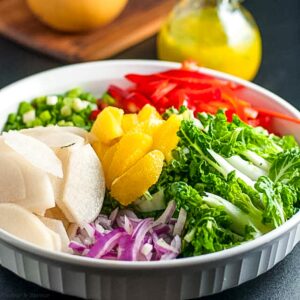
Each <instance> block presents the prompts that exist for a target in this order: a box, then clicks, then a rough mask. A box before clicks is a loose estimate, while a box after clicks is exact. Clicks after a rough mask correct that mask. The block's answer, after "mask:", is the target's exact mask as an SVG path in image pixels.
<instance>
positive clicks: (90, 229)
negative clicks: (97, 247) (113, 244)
mask: <svg viewBox="0 0 300 300" xmlns="http://www.w3.org/2000/svg"><path fill="white" fill-rule="evenodd" d="M82 228H83V229H85V231H86V233H87V235H88V237H89V238H91V239H93V238H94V236H95V229H94V227H93V226H92V225H91V224H88V223H83V224H82Z"/></svg>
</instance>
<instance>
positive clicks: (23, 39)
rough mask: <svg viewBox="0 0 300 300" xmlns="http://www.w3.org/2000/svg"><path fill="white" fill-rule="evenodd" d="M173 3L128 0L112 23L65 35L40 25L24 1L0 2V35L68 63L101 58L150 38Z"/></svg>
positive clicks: (173, 0)
mask: <svg viewBox="0 0 300 300" xmlns="http://www.w3.org/2000/svg"><path fill="white" fill-rule="evenodd" d="M40 1H50V0H40ZM74 1H76V0H74ZM175 3H176V1H175V0H163V1H160V0H129V3H128V5H127V7H126V8H125V10H124V11H123V13H122V14H121V15H120V16H119V18H118V19H116V20H115V21H114V22H113V23H111V24H109V25H107V26H105V27H102V28H99V29H96V30H94V31H92V32H88V33H84V34H83V33H81V34H67V33H60V32H57V31H54V30H52V29H49V28H48V27H46V26H44V25H43V24H42V23H40V22H39V21H38V20H37V19H36V18H35V17H34V16H33V15H32V14H31V12H30V11H29V9H28V8H27V6H26V3H25V0H0V34H2V35H3V36H5V37H7V38H9V39H11V40H13V41H16V42H17V43H20V44H22V45H24V46H26V47H29V48H32V49H35V50H37V51H40V52H42V53H46V54H48V55H50V56H53V57H56V58H59V59H61V60H65V61H68V62H79V61H90V60H97V59H104V58H108V57H110V56H112V55H114V54H117V53H119V52H121V51H123V50H125V49H127V48H129V47H131V46H133V45H135V44H137V43H139V42H141V41H143V40H145V39H147V38H148V37H150V36H152V35H154V34H155V33H156V32H157V31H158V30H159V28H160V26H161V24H162V22H163V21H164V19H165V18H166V16H167V14H168V12H169V11H170V10H171V9H172V7H173V5H174V4H175Z"/></svg>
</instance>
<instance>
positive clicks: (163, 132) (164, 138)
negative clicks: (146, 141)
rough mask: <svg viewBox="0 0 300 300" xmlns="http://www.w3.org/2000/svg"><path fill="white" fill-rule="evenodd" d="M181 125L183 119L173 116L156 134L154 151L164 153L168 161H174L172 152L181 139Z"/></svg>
mask: <svg viewBox="0 0 300 300" xmlns="http://www.w3.org/2000/svg"><path fill="white" fill-rule="evenodd" d="M180 123H181V117H180V116H178V115H172V116H171V117H170V118H169V119H168V120H167V121H166V122H165V123H164V124H163V125H162V126H161V127H160V128H159V130H157V131H156V132H155V133H154V136H153V146H152V149H157V150H160V151H162V152H163V154H164V155H165V157H166V160H167V161H170V160H171V159H172V150H173V149H175V148H176V146H177V144H178V142H179V137H178V136H177V132H178V130H179V127H180Z"/></svg>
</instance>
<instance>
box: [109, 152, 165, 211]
mask: <svg viewBox="0 0 300 300" xmlns="http://www.w3.org/2000/svg"><path fill="white" fill-rule="evenodd" d="M163 162H164V155H163V153H162V152H161V151H159V150H153V151H151V152H149V153H148V154H146V155H145V156H144V157H143V158H141V159H140V160H139V161H138V162H137V163H136V164H135V165H133V166H132V167H131V168H130V169H128V170H127V171H126V172H125V173H124V174H123V175H122V176H120V177H119V178H117V179H115V180H114V182H113V183H112V186H111V195H112V197H114V198H115V199H116V200H117V201H119V202H120V203H121V204H122V205H125V206H126V205H129V204H130V203H132V202H133V201H135V200H136V199H137V198H138V197H140V196H142V195H143V194H144V193H145V192H146V191H147V190H148V189H149V188H150V187H151V186H152V185H153V184H155V183H156V182H157V180H158V178H159V176H160V174H161V171H162V167H163Z"/></svg>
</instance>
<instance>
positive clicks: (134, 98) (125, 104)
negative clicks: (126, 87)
mask: <svg viewBox="0 0 300 300" xmlns="http://www.w3.org/2000/svg"><path fill="white" fill-rule="evenodd" d="M146 104H151V103H150V101H149V100H148V99H147V98H146V97H145V96H144V95H142V94H140V93H138V92H132V93H130V94H129V95H128V96H127V97H126V98H125V99H123V100H122V108H123V109H124V110H125V112H126V113H136V112H138V111H139V110H140V109H142V108H143V106H144V105H146Z"/></svg>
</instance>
